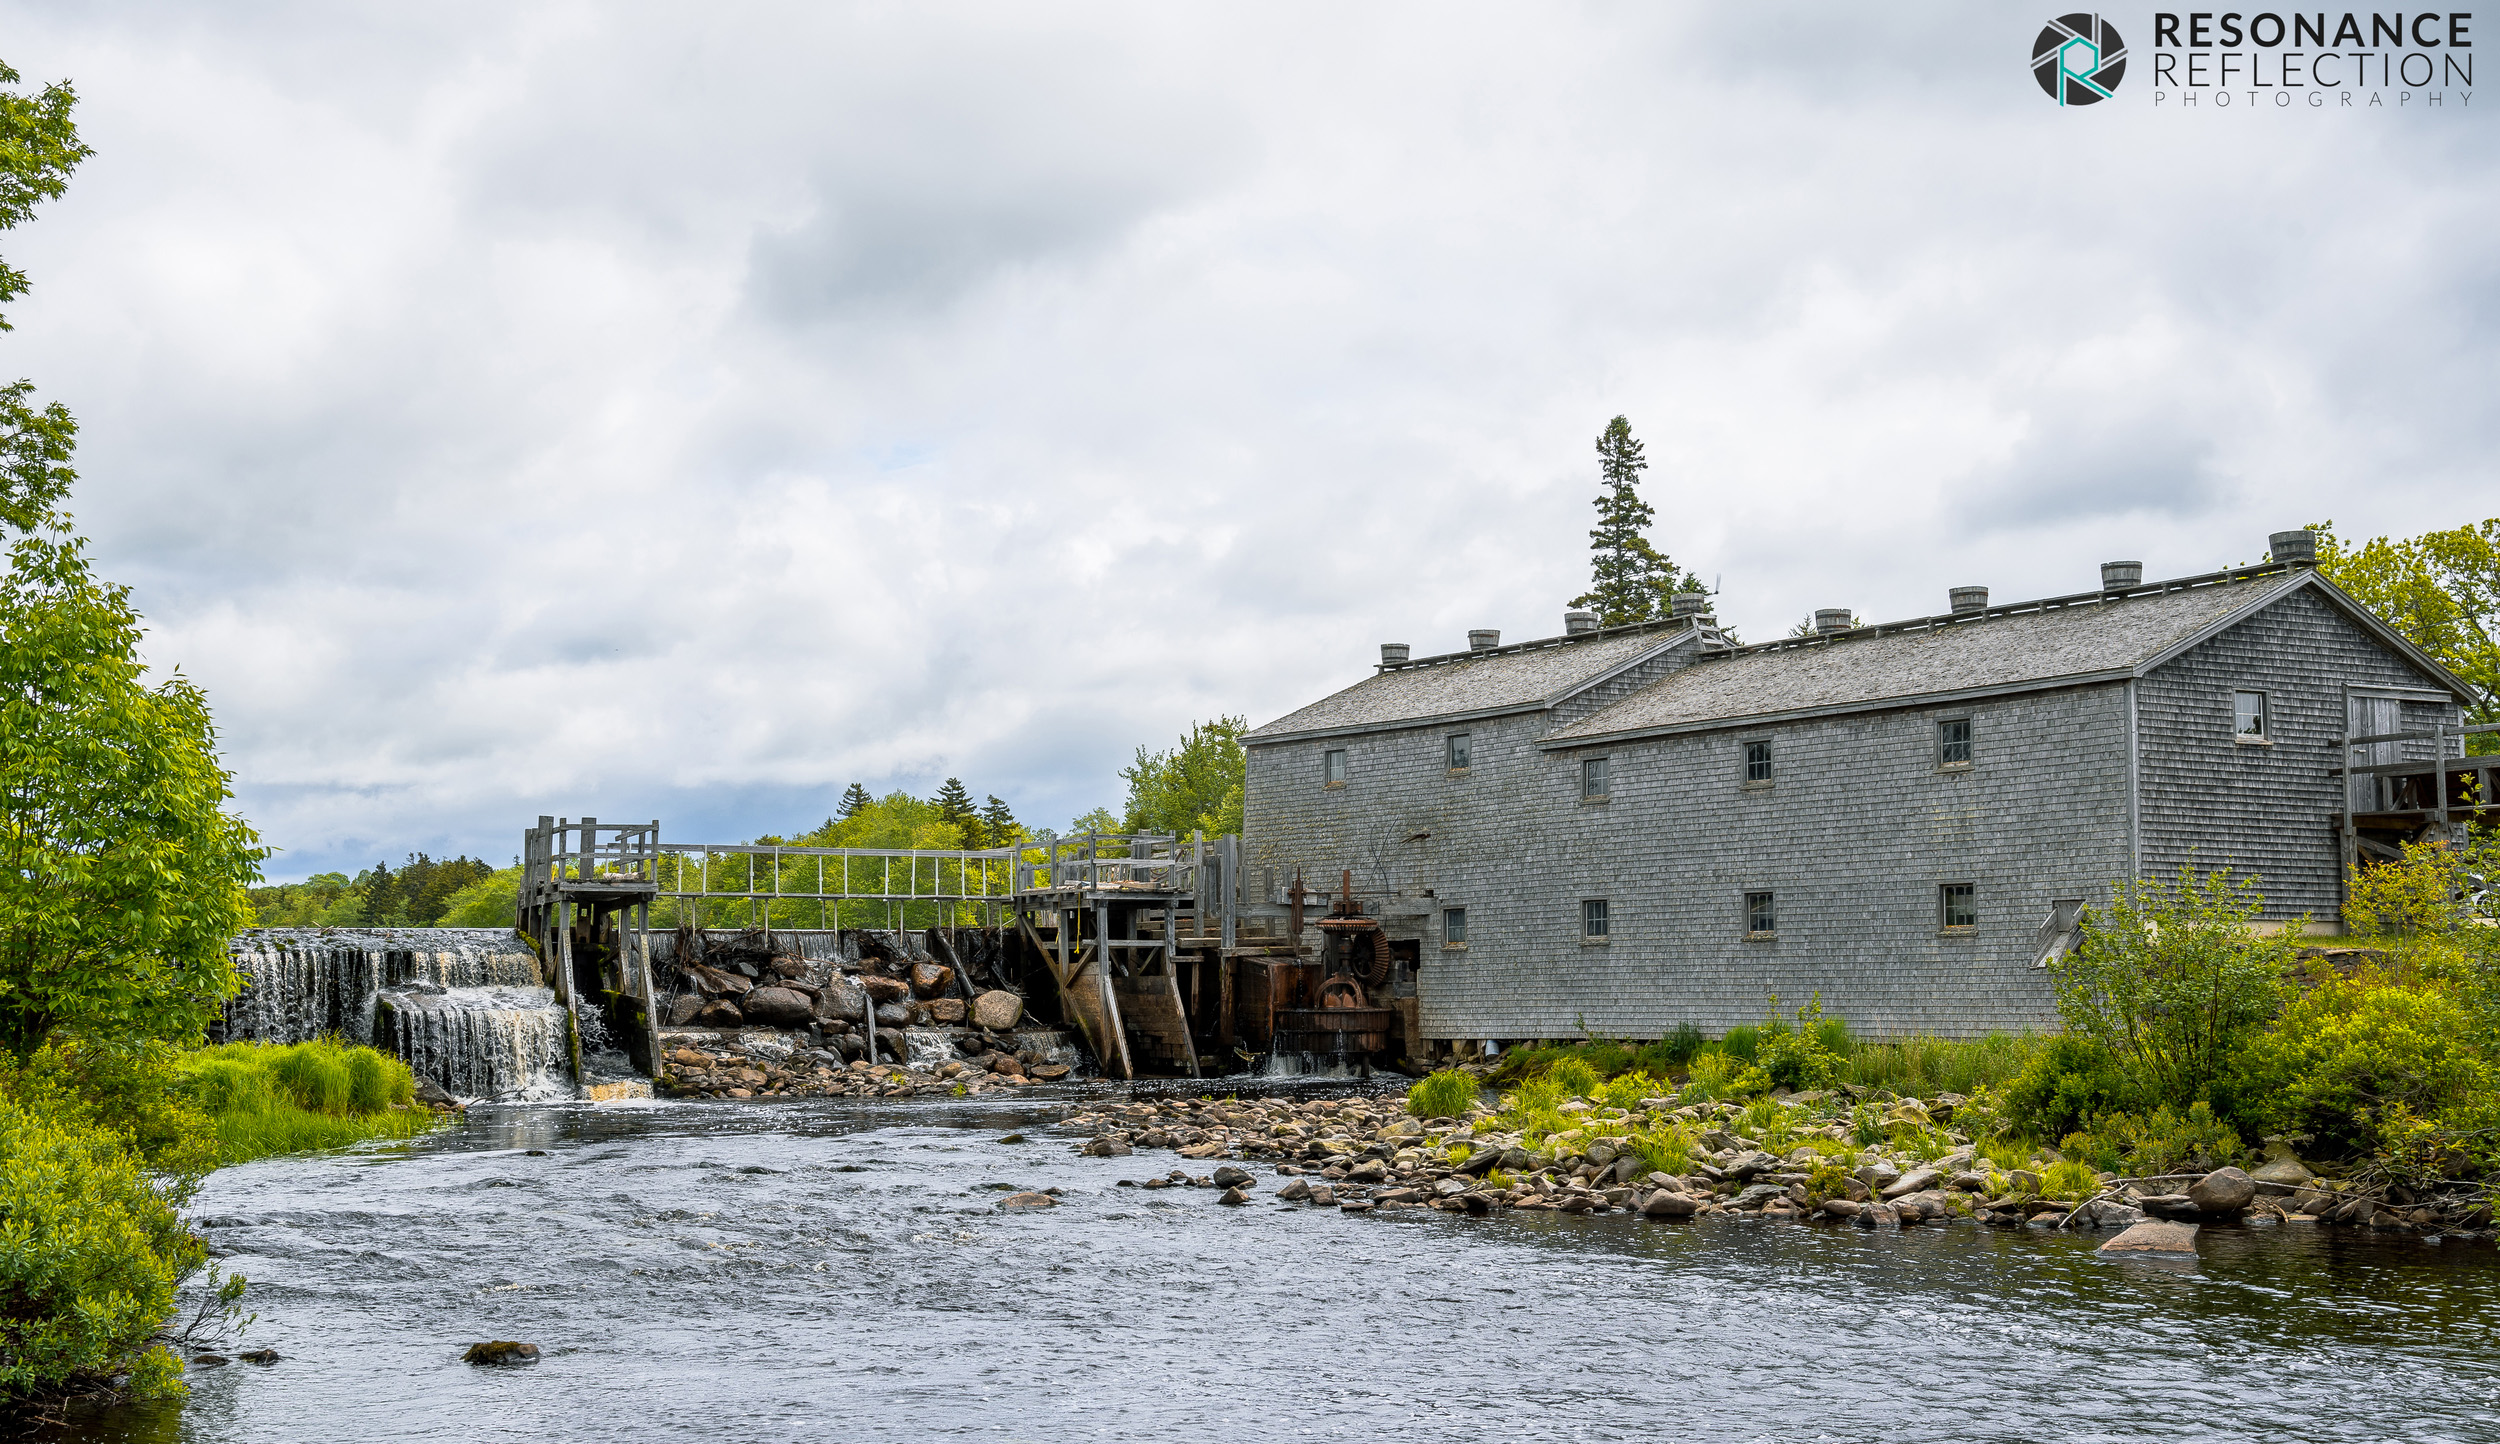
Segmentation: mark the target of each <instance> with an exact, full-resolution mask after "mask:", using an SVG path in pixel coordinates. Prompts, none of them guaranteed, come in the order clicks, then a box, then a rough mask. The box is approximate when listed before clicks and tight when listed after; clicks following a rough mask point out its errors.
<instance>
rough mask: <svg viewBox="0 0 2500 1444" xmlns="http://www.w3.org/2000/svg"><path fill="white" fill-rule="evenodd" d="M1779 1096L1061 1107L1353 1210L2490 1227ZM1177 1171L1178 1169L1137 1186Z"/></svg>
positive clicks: (2466, 1203) (2463, 1218)
mask: <svg viewBox="0 0 2500 1444" xmlns="http://www.w3.org/2000/svg"><path fill="white" fill-rule="evenodd" d="M1788 1101H1789V1104H1790V1107H1789V1108H1788V1110H1787V1111H1786V1113H1785V1115H1784V1116H1783V1117H1781V1118H1780V1120H1779V1121H1778V1124H1777V1125H1776V1126H1775V1127H1764V1128H1762V1129H1760V1130H1758V1131H1757V1130H1755V1129H1753V1128H1752V1126H1751V1125H1750V1124H1749V1123H1748V1122H1747V1119H1748V1118H1749V1117H1750V1116H1751V1115H1749V1114H1747V1113H1746V1112H1745V1111H1744V1110H1741V1109H1739V1108H1737V1107H1735V1106H1734V1105H1732V1104H1696V1105H1689V1106H1685V1107H1675V1106H1672V1105H1671V1103H1670V1102H1668V1101H1667V1100H1660V1099H1653V1100H1648V1101H1646V1102H1644V1103H1643V1104H1642V1106H1641V1107H1640V1108H1638V1109H1635V1110H1620V1109H1606V1108H1602V1107H1599V1106H1596V1105H1590V1104H1585V1103H1568V1104H1565V1105H1564V1109H1565V1111H1567V1112H1577V1113H1580V1114H1582V1115H1584V1116H1585V1117H1586V1118H1587V1120H1588V1123H1589V1125H1590V1126H1589V1127H1588V1128H1587V1129H1586V1130H1585V1134H1586V1136H1581V1135H1582V1134H1583V1133H1584V1130H1581V1129H1574V1130H1570V1131H1568V1132H1566V1133H1565V1134H1561V1135H1557V1136H1556V1137H1555V1138H1552V1139H1547V1140H1545V1141H1544V1142H1543V1143H1542V1144H1541V1145H1539V1146H1535V1147H1531V1146H1530V1145H1529V1144H1528V1142H1527V1141H1526V1140H1525V1139H1523V1138H1522V1137H1520V1136H1519V1135H1517V1134H1515V1133H1506V1132H1504V1131H1502V1129H1501V1127H1500V1124H1499V1121H1498V1120H1497V1119H1496V1117H1495V1116H1494V1115H1493V1114H1491V1113H1490V1112H1488V1111H1485V1110H1483V1109H1478V1110H1476V1111H1475V1112H1473V1113H1471V1114H1470V1115H1469V1116H1468V1117H1467V1118H1464V1119H1451V1120H1433V1121H1425V1120H1420V1119H1416V1118H1411V1117H1409V1116H1407V1115H1406V1113H1405V1110H1404V1107H1403V1103H1402V1100H1399V1099H1395V1098H1369V1099H1366V1098H1351V1099H1332V1100H1309V1101H1300V1102H1297V1101H1292V1100H1286V1099H1262V1100H1242V1099H1213V1098H1197V1099H1175V1100H1168V1101H1161V1102H1135V1103H1115V1104H1104V1105H1096V1106H1092V1107H1086V1108H1080V1109H1074V1110H1071V1112H1070V1113H1069V1115H1068V1116H1067V1118H1066V1120H1065V1121H1066V1124H1067V1125H1068V1126H1070V1127H1073V1128H1076V1129H1079V1130H1083V1131H1086V1132H1088V1133H1090V1134H1091V1135H1092V1136H1091V1137H1090V1138H1088V1139H1087V1140H1086V1141H1085V1142H1084V1143H1082V1144H1080V1145H1079V1151H1080V1152H1082V1153H1085V1154H1088V1155H1091V1156H1095V1157H1114V1158H1116V1157H1124V1156H1127V1155H1129V1154H1132V1153H1134V1152H1135V1151H1136V1150H1138V1149H1141V1148H1143V1149H1171V1150H1173V1151H1175V1152H1177V1153H1178V1154H1179V1155H1180V1156H1181V1157H1183V1158H1185V1159H1190V1160H1193V1161H1202V1160H1213V1159H1225V1158H1231V1159H1243V1160H1250V1159H1265V1160H1271V1161H1273V1163H1274V1166H1275V1171H1276V1173H1278V1174H1279V1175H1283V1176H1286V1177H1288V1178H1289V1179H1291V1181H1290V1182H1288V1183H1287V1184H1285V1185H1284V1186H1283V1187H1282V1188H1280V1189H1279V1190H1278V1191H1277V1192H1276V1194H1275V1195H1274V1196H1275V1197H1276V1198H1277V1199H1278V1200H1279V1201H1281V1202H1287V1203H1305V1204H1310V1205H1315V1206H1322V1207H1329V1206H1333V1207H1336V1208H1338V1209H1340V1210H1342V1211H1348V1212H1361V1211H1364V1210H1368V1209H1378V1208H1400V1207H1407V1208H1437V1209H1442V1210H1445V1211H1449V1212H1465V1213H1473V1214H1488V1213H1492V1212H1494V1211H1496V1210H1500V1209H1521V1210H1543V1211H1551V1212H1560V1213H1608V1212H1623V1213H1634V1214H1639V1215H1641V1216H1643V1217H1645V1218H1657V1219H1684V1218H1697V1217H1707V1216H1711V1215H1721V1214H1746V1215H1754V1216H1759V1217H1762V1218H1773V1219H1780V1218H1784V1219H1791V1220H1797V1221H1818V1222H1848V1223H1853V1224H1856V1225H1858V1226H1860V1227H1865V1228H1874V1227H1906V1226H1912V1225H1916V1224H1921V1223H1952V1222H1957V1221H1970V1222H1977V1223H1982V1224H1987V1225H1990V1226H1995V1227H2002V1228H2024V1227H2028V1228H2040V1229H2057V1228H2125V1227H2128V1226H2130V1225H2133V1224H2136V1223H2140V1222H2142V1221H2144V1220H2145V1219H2146V1217H2147V1216H2148V1215H2150V1216H2154V1217H2163V1218H2190V1219H2205V1220H2217V1219H2233V1218H2240V1217H2243V1216H2248V1217H2254V1218H2259V1219H2278V1220H2317V1221H2327V1220H2332V1221H2339V1222H2366V1223H2369V1224H2372V1225H2373V1226H2376V1227H2381V1228H2390V1227H2396V1228H2411V1229H2417V1230H2429V1231H2432V1232H2433V1233H2434V1234H2435V1235H2438V1234H2444V1237H2445V1239H2447V1240H2449V1241H2455V1242H2490V1241H2491V1239H2492V1237H2493V1235H2492V1232H2491V1230H2490V1227H2489V1225H2490V1222H2491V1219H2490V1210H2489V1208H2488V1206H2475V1205H2473V1204H2472V1202H2471V1201H2470V1200H2463V1201H2460V1204H2456V1205H2434V1204H2413V1205H2411V1206H2406V1205H2405V1204H2403V1203H2391V1202H2389V1201H2387V1200H2386V1199H2385V1198H2383V1197H2381V1196H2379V1195H2376V1194H2371V1193H2368V1192H2366V1191H2363V1190H2361V1189H2359V1188H2357V1187H2352V1186H2345V1187H2338V1186H2335V1185H2330V1184H2326V1183H2323V1182H2320V1181H2319V1180H2317V1179H2316V1178H2315V1177H2314V1176H2313V1175H2311V1174H2310V1172H2309V1170H2308V1169H2307V1168H2306V1167H2304V1166H2303V1165H2301V1164H2299V1163H2298V1162H2297V1161H2296V1160H2289V1159H2286V1160H2279V1161H2278V1162H2277V1163H2270V1164H2269V1165H2267V1167H2266V1168H2263V1169H2260V1170H2259V1171H2258V1173H2257V1174H2255V1175H2253V1176H2252V1175H2250V1174H2246V1173H2243V1172H2241V1171H2240V1170H2239V1169H2237V1168H2221V1169H2214V1170H2210V1171H2208V1172H2205V1173H2201V1174H2196V1175H2178V1176H2176V1177H2175V1178H2168V1179H2157V1180H2126V1179H2119V1178H2115V1177H2112V1176H2107V1175H2104V1176H2102V1177H2101V1179H2100V1180H2099V1187H2098V1188H2097V1189H2096V1190H2095V1192H2094V1194H2093V1196H2091V1197H2088V1198H2063V1199H2057V1198H2046V1197H2043V1196H2042V1194H2041V1187H2042V1184H2043V1182H2044V1179H2045V1174H2044V1173H2043V1172H2037V1171H2034V1170H2032V1169H2015V1170H2012V1171H2011V1172H2010V1173H2002V1172H1999V1171H1998V1170H1997V1169H1996V1168H1995V1167H1994V1166H1992V1165H1991V1164H1990V1163H1989V1162H1988V1161H1987V1160H1986V1159H1983V1158H1980V1157H1978V1156H1977V1155H1976V1153H1975V1151H1974V1150H1973V1148H1972V1147H1971V1146H1970V1144H1969V1143H1968V1142H1967V1141H1966V1140H1963V1139H1962V1138H1961V1137H1960V1136H1959V1135H1955V1134H1951V1133H1944V1134H1941V1135H1939V1134H1938V1133H1937V1132H1935V1131H1934V1130H1933V1126H1932V1125H1934V1124H1935V1123H1937V1122H1939V1121H1941V1120H1943V1119H1946V1118H1949V1117H1950V1116H1951V1113H1952V1110H1953V1108H1954V1107H1955V1106H1957V1105H1958V1104H1959V1102H1960V1101H1961V1100H1959V1099H1956V1098H1953V1097H1952V1096H1951V1095H1945V1096H1944V1097H1941V1098H1939V1099H1937V1100H1934V1101H1933V1102H1932V1103H1921V1102H1918V1101H1916V1100H1899V1101H1896V1102H1895V1103H1893V1104H1892V1105H1891V1108H1890V1110H1889V1113H1890V1117H1889V1119H1888V1121H1890V1122H1895V1123H1916V1124H1918V1125H1920V1128H1921V1130H1922V1133H1921V1136H1922V1137H1924V1138H1928V1139H1934V1138H1937V1137H1939V1136H1941V1137H1943V1138H1945V1139H1947V1140H1949V1141H1950V1142H1951V1144H1952V1146H1951V1147H1949V1148H1947V1149H1945V1150H1944V1151H1943V1152H1941V1153H1940V1154H1937V1155H1936V1156H1934V1157H1928V1158H1920V1157H1916V1156H1908V1155H1904V1154H1901V1153H1897V1152H1895V1151H1893V1150H1892V1149H1889V1148H1887V1147H1883V1146H1873V1147H1860V1146H1858V1145H1856V1144H1854V1143H1853V1142H1850V1141H1848V1133H1847V1129H1846V1128H1845V1126H1844V1125H1843V1124H1842V1123H1841V1122H1840V1121H1838V1120H1836V1119H1834V1118H1832V1117H1830V1116H1829V1115H1828V1113H1827V1112H1825V1111H1823V1110H1821V1109H1820V1108H1819V1107H1818V1105H1820V1104H1822V1103H1823V1102H1824V1098H1823V1096H1822V1095H1816V1094H1800V1095H1796V1096H1795V1097H1793V1098H1791V1099H1790V1100H1788ZM1670 1123H1673V1124H1680V1125H1682V1126H1683V1128H1684V1131H1685V1132H1686V1133H1688V1134H1689V1135H1691V1136H1692V1137H1693V1139H1694V1146H1693V1148H1692V1150H1691V1152H1690V1153H1689V1155H1688V1156H1687V1157H1686V1158H1685V1159H1684V1160H1683V1162H1682V1164H1681V1166H1680V1167H1679V1168H1678V1169H1677V1170H1676V1171H1672V1172H1670V1171H1666V1170H1660V1169H1654V1168H1651V1167H1650V1166H1649V1165H1648V1164H1647V1163H1645V1162H1644V1161H1643V1159H1642V1157H1641V1155H1640V1154H1639V1153H1637V1152H1635V1151H1631V1146H1630V1145H1629V1144H1628V1143H1626V1142H1625V1141H1623V1140H1621V1139H1619V1138H1614V1137H1609V1136H1606V1134H1607V1132H1608V1131H1609V1125H1630V1126H1635V1127H1638V1128H1641V1129H1644V1130H1648V1129H1656V1128H1659V1127H1661V1126H1663V1125H1667V1124H1670ZM1614 1131H1620V1129H1619V1127H1618V1128H1617V1129H1615V1130H1614ZM1775 1134H1776V1135H1781V1136H1782V1147H1783V1150H1784V1151H1775V1150H1774V1149H1773V1147H1771V1143H1772V1137H1770V1136H1767V1135H1775ZM1817 1144H1820V1145H1822V1146H1819V1147H1818V1146H1817ZM1931 1146H1932V1145H1931ZM1842 1159H1846V1160H1847V1166H1846V1167H1845V1168H1844V1167H1843V1165H1842V1163H1841V1162H1840V1161H1839V1160H1842ZM2295 1170H2296V1171H2297V1172H2296V1173H2295ZM1221 1178H1222V1174H1221V1173H1220V1172H1219V1173H1217V1174H1213V1175H1210V1177H1209V1179H1208V1180H1191V1181H1196V1182H1199V1183H1200V1184H1201V1186H1206V1185H1208V1184H1211V1183H1212V1182H1214V1181H1216V1180H1220V1179H1221ZM1187 1179H1188V1175H1186V1173H1181V1174H1175V1175H1173V1176H1172V1178H1171V1179H1167V1180H1165V1181H1162V1182H1156V1181H1146V1182H1143V1183H1138V1184H1136V1185H1135V1186H1139V1187H1163V1186H1170V1184H1171V1183H1172V1182H1174V1181H1179V1180H1187ZM2171 1184H2179V1185H2184V1187H2183V1189H2182V1191H2178V1192H2175V1193H2174V1192H2170V1191H2167V1187H2166V1186H2167V1185H2171ZM1250 1186H1251V1184H1250V1181H1249V1180H1247V1179H1245V1180H1243V1181H1242V1182H1241V1183H1240V1184H1238V1185H1235V1186H1234V1188H1233V1190H1232V1191H1234V1192H1241V1193H1243V1195H1244V1197H1247V1193H1246V1190H1247V1188H1248V1187H1250ZM1235 1201H1239V1200H1235Z"/></svg>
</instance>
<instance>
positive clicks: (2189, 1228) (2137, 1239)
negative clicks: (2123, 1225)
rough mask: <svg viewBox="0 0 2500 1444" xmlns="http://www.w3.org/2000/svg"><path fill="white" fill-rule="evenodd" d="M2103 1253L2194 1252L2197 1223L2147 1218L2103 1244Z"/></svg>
mask: <svg viewBox="0 0 2500 1444" xmlns="http://www.w3.org/2000/svg"><path fill="white" fill-rule="evenodd" d="M2101 1252H2103V1253H2194V1252H2196V1225H2195V1224H2192V1223H2165V1222H2162V1221H2160V1220H2158V1219H2147V1220H2146V1221H2144V1222H2143V1223H2139V1224H2133V1225H2130V1226H2129V1227H2128V1229H2127V1231H2126V1232H2124V1233H2122V1234H2120V1235H2118V1236H2117V1237H2116V1238H2113V1239H2111V1240H2110V1241H2109V1242H2107V1243H2105V1244H2102V1245H2101Z"/></svg>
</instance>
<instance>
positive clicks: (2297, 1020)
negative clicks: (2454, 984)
mask: <svg viewBox="0 0 2500 1444" xmlns="http://www.w3.org/2000/svg"><path fill="white" fill-rule="evenodd" d="M2479 1031H2480V1030H2479V1029H2478V1028H2477V1026H2476V1020H2475V1018H2474V1015H2473V1014H2472V1013H2471V1012H2470V1011H2469V1010H2468V1009H2467V1008H2466V1007H2465V1006H2464V1005H2463V1004H2462V1003H2461V1002H2460V1001H2459V1000H2458V998H2457V996H2456V995H2455V992H2454V991H2453V990H2452V989H2449V988H2446V987H2441V986H2439V985H2436V984H2428V983H2425V984H2418V985H2414V986H2407V985H2405V984H2402V983H2399V982H2395V981H2393V980H2390V979H2387V978H2382V977H2360V978H2342V977H2331V978H2328V979H2325V980H2323V981H2320V982H2318V983H2317V984H2316V985H2315V986H2313V987H2311V988H2310V989H2309V990H2308V991H2307V992H2306V993H2304V994H2303V995H2302V996H2301V997H2300V998H2299V999H2297V1000H2296V1001H2294V1002H2293V1003H2292V1004H2291V1005H2290V1006H2289V1007H2287V1008H2285V1009H2284V1011H2283V1017H2282V1020H2281V1021H2280V1022H2279V1023H2278V1024H2277V1025H2276V1026H2275V1027H2274V1028H2273V1029H2272V1030H2270V1031H2269V1032H2267V1033H2266V1034H2265V1035H2264V1036H2262V1037H2260V1038H2259V1039H2257V1040H2256V1042H2255V1043H2253V1044H2252V1045H2251V1047H2250V1048H2249V1052H2248V1058H2247V1062H2246V1075H2245V1076H2246V1078H2247V1084H2248V1089H2249V1092H2250V1094H2251V1096H2252V1099H2253V1100H2254V1103H2253V1112H2254V1116H2255V1118H2256V1119H2257V1120H2258V1121H2259V1122H2260V1123H2261V1124H2262V1125H2263V1126H2265V1127H2266V1128H2267V1129H2268V1131H2270V1132H2278V1133H2307V1134H2310V1135H2313V1136H2314V1137H2315V1138H2316V1139H2317V1140H2318V1141H2319V1143H2320V1144H2321V1145H2322V1146H2324V1147H2326V1148H2328V1149H2331V1150H2335V1151H2338V1152H2366V1151H2371V1150H2374V1149H2377V1148H2378V1147H2380V1146H2381V1144H2382V1143H2383V1142H2384V1139H2383V1138H2382V1137H2381V1133H2380V1122H2381V1120H2382V1119H2383V1118H2385V1117H2387V1116H2388V1113H2389V1110H2391V1109H2401V1110H2403V1112H2404V1114H2405V1115H2406V1117H2408V1118H2409V1119H2412V1120H2416V1121H2427V1122H2430V1123H2432V1124H2434V1125H2436V1124H2437V1123H2439V1122H2440V1121H2442V1120H2443V1119H2448V1118H2451V1117H2453V1116H2457V1115H2460V1114H2461V1112H2462V1111H2463V1110H2466V1109H2469V1108H2471V1107H2472V1106H2473V1104H2474V1102H2475V1100H2476V1099H2477V1098H2480V1097H2483V1096H2486V1095H2489V1094H2491V1093H2492V1092H2493V1091H2494V1089H2495V1088H2496V1087H2500V1076H2495V1072H2494V1069H2493V1067H2492V1064H2491V1063H2490V1061H2489V1060H2488V1059H2487V1058H2486V1057H2485V1056H2484V1053H2483V1050H2482V1048H2481V1046H2480V1039H2479V1037H2478V1033H2479Z"/></svg>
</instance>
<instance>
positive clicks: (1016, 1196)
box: [998, 1147, 1128, 1208]
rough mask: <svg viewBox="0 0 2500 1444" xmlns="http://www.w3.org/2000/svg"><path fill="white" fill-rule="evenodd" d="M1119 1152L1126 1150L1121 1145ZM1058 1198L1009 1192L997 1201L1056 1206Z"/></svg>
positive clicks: (1016, 1205)
mask: <svg viewBox="0 0 2500 1444" xmlns="http://www.w3.org/2000/svg"><path fill="white" fill-rule="evenodd" d="M1120 1151H1121V1152H1123V1153H1125V1152H1127V1151H1128V1150H1127V1149H1126V1148H1125V1147H1123V1148H1122V1149H1121V1150H1120ZM1058 1206H1059V1200H1057V1199H1055V1198H1053V1197H1051V1196H1050V1195H1049V1194H1047V1193H1011V1194H1008V1195H1007V1196H1006V1197H1005V1198H1002V1199H1000V1200H999V1201H998V1207H1000V1208H1057V1207H1058Z"/></svg>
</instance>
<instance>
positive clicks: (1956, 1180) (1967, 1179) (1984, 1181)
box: [1945, 1173, 1988, 1193]
mask: <svg viewBox="0 0 2500 1444" xmlns="http://www.w3.org/2000/svg"><path fill="white" fill-rule="evenodd" d="M1945 1186H1946V1187H1948V1188H1958V1189H1960V1190H1962V1191H1963V1192H1964V1193H1986V1192H1987V1191H1988V1175H1986V1174H1984V1173H1957V1174H1955V1175H1953V1181H1952V1182H1951V1183H1949V1184H1947V1185H1945Z"/></svg>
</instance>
